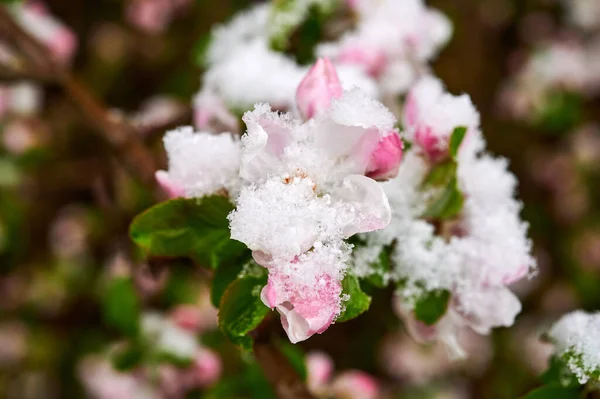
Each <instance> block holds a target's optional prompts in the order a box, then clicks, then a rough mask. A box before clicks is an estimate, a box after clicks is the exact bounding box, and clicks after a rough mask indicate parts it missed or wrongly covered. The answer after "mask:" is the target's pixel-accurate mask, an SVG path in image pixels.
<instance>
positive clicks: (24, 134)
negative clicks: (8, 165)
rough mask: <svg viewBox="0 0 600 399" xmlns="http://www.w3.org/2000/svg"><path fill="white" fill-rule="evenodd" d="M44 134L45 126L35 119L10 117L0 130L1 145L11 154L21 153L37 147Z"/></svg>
mask: <svg viewBox="0 0 600 399" xmlns="http://www.w3.org/2000/svg"><path fill="white" fill-rule="evenodd" d="M46 134H47V132H46V127H45V126H44V125H43V123H40V122H39V121H37V120H33V119H20V118H17V119H11V120H10V121H9V122H8V123H7V124H6V125H5V126H4V128H3V130H2V133H1V140H2V146H3V147H4V148H5V149H6V150H7V151H8V152H9V153H11V154H14V155H22V154H25V153H26V152H28V151H30V150H32V149H34V148H37V147H39V146H40V145H41V144H42V142H43V140H44V139H45V137H44V136H45V135H46Z"/></svg>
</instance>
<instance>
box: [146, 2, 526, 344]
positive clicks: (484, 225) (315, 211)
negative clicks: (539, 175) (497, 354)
mask: <svg viewBox="0 0 600 399" xmlns="http://www.w3.org/2000/svg"><path fill="white" fill-rule="evenodd" d="M346 6H347V7H350V8H351V10H352V11H353V12H354V13H355V14H356V16H357V20H358V23H357V25H356V28H355V29H354V30H352V31H350V32H347V33H346V34H345V35H343V36H342V38H341V39H340V41H339V42H337V43H327V44H326V45H322V46H320V47H317V48H316V53H317V54H328V55H329V56H331V57H333V59H334V61H330V59H329V58H327V57H323V58H320V59H319V60H318V61H317V62H316V63H315V64H314V65H313V66H312V67H311V68H310V69H309V70H307V69H305V67H302V66H299V65H298V64H297V63H296V61H295V60H292V59H291V58H289V57H288V56H287V55H286V54H284V53H282V52H276V51H275V50H272V49H271V48H270V47H269V43H270V42H269V40H270V38H271V36H270V33H269V30H268V29H267V27H268V21H269V20H270V18H272V15H273V14H272V13H273V12H275V11H274V9H273V8H272V7H271V6H269V5H259V6H256V7H254V8H252V9H251V10H250V11H248V12H246V13H243V14H241V15H239V16H237V17H235V18H234V19H233V20H232V21H231V22H230V23H229V24H228V25H226V26H221V27H219V28H217V29H215V30H214V31H213V33H212V40H211V45H210V46H209V48H208V50H207V53H206V62H207V66H208V70H207V72H206V74H205V76H204V79H203V82H204V87H203V89H202V90H201V92H200V93H199V94H198V95H197V97H196V99H195V103H196V106H197V109H196V115H195V116H196V117H195V119H196V123H197V125H198V127H199V128H200V129H201V130H202V132H201V133H194V132H193V129H192V128H182V129H178V130H175V131H172V132H169V133H168V134H167V135H166V136H165V148H166V150H167V153H168V158H169V170H168V171H160V172H159V173H158V174H157V178H158V180H159V182H160V183H161V185H162V186H163V187H164V188H165V189H166V191H167V192H168V193H169V194H170V196H171V197H177V196H184V197H201V196H205V195H211V194H219V195H226V196H227V195H228V196H229V197H230V198H231V199H232V201H233V202H234V203H235V210H234V211H233V212H232V213H230V214H229V217H228V218H229V222H230V230H231V238H233V239H235V240H237V241H240V242H242V243H244V244H245V245H246V246H247V247H248V248H249V249H250V250H251V251H252V255H253V258H254V260H255V261H256V263H258V264H259V265H261V266H263V267H264V268H266V269H267V270H268V283H267V285H266V286H265V287H264V288H263V289H262V293H261V299H262V301H263V302H264V303H265V304H266V305H267V306H268V307H270V308H274V309H277V311H278V312H279V313H280V315H281V320H282V324H283V327H284V329H285V331H286V332H287V334H288V337H289V339H290V341H291V342H293V343H295V342H299V341H302V340H305V339H307V338H309V337H310V336H312V335H313V334H315V333H322V332H323V331H325V330H326V329H327V328H328V327H329V326H330V325H331V324H332V323H333V322H334V321H335V320H336V318H337V317H338V316H339V315H340V314H341V313H342V312H343V310H344V302H345V301H347V300H348V295H347V294H346V293H344V292H342V281H343V279H344V277H345V276H346V275H347V274H351V275H353V276H358V277H360V278H369V277H371V276H374V275H377V276H378V277H379V278H380V279H381V281H383V283H384V285H387V284H390V283H393V284H394V285H395V286H396V287H397V295H396V299H395V304H394V307H395V308H396V309H397V311H398V313H399V314H400V315H401V316H402V317H404V318H406V321H407V323H408V325H409V328H410V329H411V331H412V332H413V333H414V334H415V335H416V336H418V337H420V338H421V339H424V340H429V339H434V338H439V339H440V340H442V341H444V342H445V343H446V344H448V346H449V347H450V348H451V349H452V350H453V352H454V354H455V355H461V354H462V349H461V348H460V346H459V345H458V343H457V333H458V331H459V330H460V329H463V328H464V327H470V328H471V329H472V330H474V331H475V332H477V333H480V334H488V333H489V332H490V331H491V329H493V328H495V327H499V326H510V325H512V324H513V322H514V319H515V316H516V315H517V314H518V313H519V311H520V309H521V305H520V302H519V300H518V299H517V297H516V296H515V295H514V294H513V293H512V291H511V290H510V289H509V288H508V286H509V285H510V284H512V283H514V282H516V281H518V280H520V279H522V278H524V277H525V276H527V275H528V274H530V272H532V271H533V270H534V268H535V261H534V260H533V259H532V257H531V255H530V252H531V244H530V242H529V240H528V239H527V225H526V224H525V223H523V222H522V221H521V220H520V217H519V212H520V209H521V206H520V203H519V202H518V201H517V200H515V198H514V193H515V190H516V179H515V178H514V176H513V175H512V174H510V173H509V172H508V170H507V167H508V164H507V161H506V160H504V159H499V158H494V157H492V156H491V155H489V154H487V153H485V152H484V149H485V141H484V139H483V137H482V134H481V131H480V129H479V113H478V112H477V110H476V109H475V107H474V106H473V104H472V102H471V100H470V98H469V97H468V96H467V95H461V96H453V95H451V94H449V93H446V92H445V91H444V87H443V85H442V83H441V82H440V81H439V80H437V79H436V78H434V77H432V76H430V75H429V74H427V73H426V72H427V68H426V64H427V61H429V60H430V59H431V58H432V57H433V56H434V55H435V54H436V52H437V51H438V50H439V48H440V46H441V45H442V44H443V43H445V41H446V40H447V39H448V36H449V34H450V31H451V29H450V25H449V23H448V21H447V20H446V19H445V17H443V16H442V15H441V14H439V13H438V12H436V11H434V10H431V9H429V8H427V7H425V6H424V4H423V3H422V2H421V1H416V0H406V1H398V2H396V1H383V2H376V3H375V2H374V4H371V2H370V1H367V0H364V1H358V2H356V1H353V2H348V3H347V5H346ZM288 11H289V10H288ZM399 20H400V21H404V23H398V21H399ZM390 38H393V40H391V39H390ZM367 49H368V51H374V52H376V54H370V53H369V54H367V53H365V52H364V51H367ZM240 65H244V68H240ZM348 71H351V73H348ZM416 71H418V72H416ZM265 75H268V78H267V79H265V78H264V76H265ZM420 75H422V76H420ZM419 76H420V77H419ZM417 78H418V79H417ZM415 79H416V80H415ZM401 82H402V84H401V85H400V83H401ZM400 86H402V87H400ZM409 87H410V90H409V92H408V94H407V95H406V98H405V102H404V106H403V109H402V112H398V114H399V115H401V118H402V126H404V132H402V133H401V132H400V131H399V130H398V129H397V128H396V117H395V116H394V114H393V113H392V112H391V111H390V110H389V109H388V108H386V106H384V105H383V104H382V103H381V102H380V101H379V100H381V101H384V102H385V103H386V104H387V103H389V101H388V100H389V99H390V98H395V97H396V96H397V95H398V94H401V93H403V92H405V91H406V90H407V89H408V88H409ZM390 95H391V97H390ZM386 99H387V100H386ZM265 101H268V102H269V104H266V103H265ZM391 106H392V109H394V110H395V111H397V108H400V107H399V105H398V104H397V100H394V101H393V102H392V103H391ZM250 107H253V110H251V111H248V112H245V113H244V114H243V117H242V121H243V122H244V124H245V125H246V132H245V134H243V136H242V137H241V139H239V140H238V139H237V138H236V136H235V132H236V131H238V129H239V126H238V120H237V118H236V117H235V114H236V113H239V114H241V112H240V111H242V110H244V109H248V108H250ZM283 111H287V112H283ZM223 130H229V131H231V132H233V133H211V132H220V131H223ZM401 136H402V139H401ZM403 140H405V141H406V142H408V143H410V145H411V147H410V150H408V151H405V150H404V145H403ZM403 158H404V160H403V161H402V159H403ZM401 161H402V162H401ZM390 179H392V180H391V181H387V182H385V181H386V180H390ZM379 182H384V183H379ZM357 234H358V235H359V236H360V238H359V239H358V240H353V244H350V243H349V242H348V239H349V238H351V237H353V236H355V235H357ZM355 243H356V244H355ZM355 245H356V246H355ZM382 253H386V254H388V255H389V257H390V259H391V263H392V266H391V267H389V268H388V270H381V269H380V268H378V267H376V266H375V264H376V263H377V260H378V259H379V258H380V257H381V254H382ZM349 265H351V267H349ZM437 296H439V297H440V298H442V299H443V298H445V299H446V301H447V304H446V305H445V306H446V308H445V309H442V311H441V313H440V314H439V315H438V316H439V317H437V318H436V319H435V320H430V321H429V323H428V324H425V323H423V320H420V319H419V318H418V317H416V316H415V313H414V311H415V307H416V306H417V304H418V303H419V302H420V301H423V300H425V299H426V298H428V297H437Z"/></svg>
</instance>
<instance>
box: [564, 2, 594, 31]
mask: <svg viewBox="0 0 600 399" xmlns="http://www.w3.org/2000/svg"><path fill="white" fill-rule="evenodd" d="M563 3H564V4H565V7H566V8H567V11H568V13H569V18H570V19H571V22H573V23H574V24H575V25H577V26H579V27H581V28H583V29H586V30H594V29H598V28H600V4H598V2H597V1H595V0H563Z"/></svg>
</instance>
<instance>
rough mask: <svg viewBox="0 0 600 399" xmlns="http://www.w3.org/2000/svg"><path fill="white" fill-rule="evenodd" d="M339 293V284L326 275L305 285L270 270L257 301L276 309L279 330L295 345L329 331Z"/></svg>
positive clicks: (336, 312)
mask: <svg viewBox="0 0 600 399" xmlns="http://www.w3.org/2000/svg"><path fill="white" fill-rule="evenodd" d="M299 280H300V281H299ZM341 292H342V285H341V283H340V282H339V281H336V280H335V279H333V278H332V277H330V276H328V275H321V276H318V277H317V278H316V279H315V281H310V283H307V282H306V281H302V279H299V278H297V277H295V276H292V275H286V274H284V273H281V272H277V271H273V272H271V273H270V274H269V283H268V284H267V286H266V287H265V288H264V289H263V292H262V293H261V299H262V300H263V302H264V303H265V305H267V306H269V307H271V308H273V307H275V308H276V309H277V311H278V312H279V314H280V315H281V324H282V326H283V329H284V330H285V332H286V333H287V335H288V338H289V340H290V342H291V343H293V344H295V343H297V342H300V341H304V340H306V339H308V338H310V337H311V336H312V335H313V334H321V333H323V332H324V331H325V330H327V328H329V326H330V325H331V323H333V321H334V319H335V317H336V316H337V314H338V313H339V311H340V295H341ZM273 305H275V306H273Z"/></svg>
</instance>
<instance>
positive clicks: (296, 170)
mask: <svg viewBox="0 0 600 399" xmlns="http://www.w3.org/2000/svg"><path fill="white" fill-rule="evenodd" d="M331 82H333V87H334V88H335V89H334V90H329V88H330V84H331ZM315 83H316V84H315ZM323 89H325V92H324V95H320V97H319V98H320V99H319V101H318V102H316V103H314V105H312V106H311V111H309V112H306V113H307V115H308V114H312V115H313V118H311V119H309V120H308V121H306V122H304V123H302V122H301V121H298V120H296V119H294V118H293V117H292V116H291V115H290V114H278V113H275V112H273V111H271V109H270V108H269V107H268V106H267V105H258V106H256V108H255V109H254V111H252V112H248V113H246V114H245V115H244V118H243V119H244V122H245V123H246V125H247V127H248V130H247V132H246V134H245V135H244V136H243V137H242V146H243V148H242V164H241V167H240V176H241V177H242V178H243V179H244V180H245V181H247V182H248V183H250V185H248V186H245V187H243V188H242V189H241V191H240V195H239V196H238V198H237V199H236V205H237V206H236V210H235V211H234V212H232V213H231V214H230V215H229V220H230V228H231V237H232V238H233V239H236V240H239V241H241V242H243V243H245V244H246V245H247V246H248V247H249V248H250V249H251V250H252V251H254V255H255V256H254V258H255V260H256V261H257V262H258V263H259V264H261V265H262V266H264V267H267V268H268V269H269V284H268V285H267V286H266V287H265V289H264V290H263V295H262V297H263V301H264V302H265V303H266V304H267V305H268V306H269V307H272V308H277V310H278V311H279V312H280V314H281V315H282V323H283V325H284V328H285V329H286V332H287V333H288V336H289V338H290V340H291V341H292V342H298V341H301V340H305V339H307V338H308V337H310V336H311V335H312V334H315V333H321V332H323V331H324V330H325V329H327V327H328V326H329V325H330V324H331V323H332V322H333V321H334V320H335V317H336V316H337V315H338V314H339V312H340V310H341V298H340V294H341V284H340V282H341V280H342V277H343V275H344V271H345V268H346V263H345V261H346V259H347V256H348V247H347V245H346V244H344V243H343V240H344V239H346V238H348V237H351V236H352V235H354V234H356V233H360V232H365V231H373V230H377V229H380V228H383V227H385V226H386V225H387V223H388V222H389V207H388V203H387V199H386V197H385V195H383V192H382V190H381V188H380V187H379V186H378V184H377V183H376V182H375V181H374V180H371V179H369V178H368V177H365V176H364V175H365V174H366V173H367V168H368V166H369V164H370V163H371V161H372V158H373V156H375V157H376V160H377V157H378V156H381V157H382V158H383V159H384V160H383V161H381V162H380V164H382V165H384V166H386V167H387V166H388V164H391V165H392V169H393V168H395V166H396V165H397V163H399V158H400V156H401V151H397V150H396V151H392V154H391V155H390V154H388V153H387V152H386V151H380V152H376V150H377V149H378V146H379V143H380V142H381V141H382V139H385V138H386V137H388V136H389V135H390V134H394V135H395V134H397V133H396V132H395V131H394V129H393V125H394V122H395V121H394V117H393V116H392V115H391V113H390V112H389V111H388V110H387V109H385V107H383V105H381V104H380V103H378V102H376V101H374V100H371V99H369V98H368V97H366V96H365V95H364V94H363V93H362V92H360V91H359V90H357V89H355V90H352V91H348V92H343V93H341V94H338V90H339V87H338V86H337V75H336V73H335V70H334V69H333V68H332V67H331V66H330V64H329V63H328V61H327V60H321V61H320V62H319V64H317V66H316V67H314V68H313V69H312V70H311V71H310V72H309V74H308V77H307V78H306V80H305V81H304V83H303V84H302V85H301V86H300V89H299V90H298V97H299V99H298V104H306V103H307V102H306V101H305V98H311V99H312V98H315V95H314V94H312V93H314V91H317V92H320V91H321V90H323ZM338 95H339V98H336V96H338ZM382 152H383V154H382ZM374 153H375V155H374ZM394 157H395V158H397V159H398V161H395V160H393V159H391V160H390V158H394ZM387 172H388V171H386V173H387ZM266 215H268V217H266Z"/></svg>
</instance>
